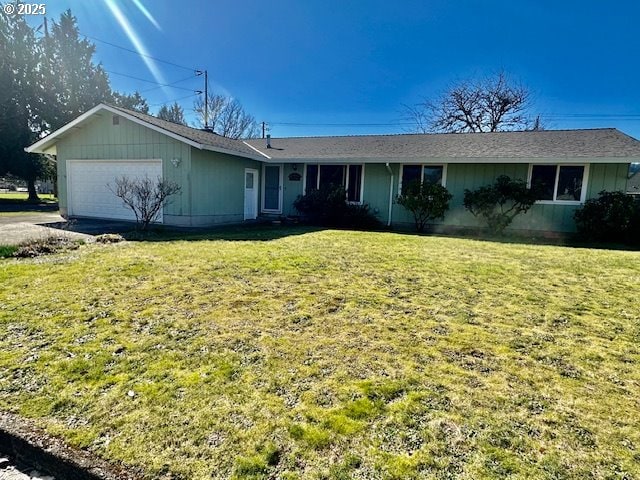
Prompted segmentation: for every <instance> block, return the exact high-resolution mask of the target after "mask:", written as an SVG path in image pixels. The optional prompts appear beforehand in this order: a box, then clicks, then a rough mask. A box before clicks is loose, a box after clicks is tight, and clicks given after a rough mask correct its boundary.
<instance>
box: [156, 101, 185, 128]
mask: <svg viewBox="0 0 640 480" xmlns="http://www.w3.org/2000/svg"><path fill="white" fill-rule="evenodd" d="M158 118H160V119H162V120H166V121H168V122H173V123H179V124H180V125H186V124H187V122H186V120H185V119H184V110H183V109H182V107H181V106H180V105H178V102H174V104H173V105H171V106H170V107H167V106H166V105H162V107H160V110H158Z"/></svg>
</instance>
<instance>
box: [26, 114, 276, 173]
mask: <svg viewBox="0 0 640 480" xmlns="http://www.w3.org/2000/svg"><path fill="white" fill-rule="evenodd" d="M101 110H106V111H107V112H111V113H112V114H114V115H118V116H121V117H123V118H126V119H127V120H130V121H132V122H134V123H137V124H138V125H142V126H144V127H147V128H149V129H151V130H154V131H156V132H158V133H161V134H163V135H166V136H167V137H170V138H173V139H174V140H177V141H179V142H182V143H186V144H187V145H190V146H192V147H194V148H197V149H199V150H209V151H213V152H218V153H226V154H228V155H235V156H236V157H244V158H250V159H252V160H263V157H266V158H269V157H267V156H266V155H264V154H263V153H261V152H260V151H259V150H257V149H255V148H254V147H251V145H249V144H248V143H247V142H244V141H243V142H242V143H244V144H245V145H247V146H249V147H251V149H252V150H255V151H256V152H257V153H260V155H261V156H257V155H256V156H253V155H247V154H244V153H242V152H238V151H234V150H228V149H226V148H221V147H214V146H212V145H204V144H201V143H198V142H195V141H193V140H189V139H188V138H186V137H183V136H182V135H178V134H177V133H173V132H171V131H170V130H165V129H164V128H162V127H158V126H157V125H154V124H152V123H149V122H145V121H144V120H142V119H140V118H138V117H136V116H133V115H131V114H129V113H127V112H124V111H122V110H120V109H118V108H114V107H111V106H110V105H105V104H104V103H100V104H98V105H96V106H95V107H93V108H92V109H91V110H89V111H87V112H85V113H83V114H82V115H80V116H79V117H78V118H76V119H75V120H72V121H70V122H69V123H67V124H66V125H64V126H63V127H60V128H59V129H58V130H56V131H55V132H52V133H50V134H49V135H47V136H46V137H44V138H43V139H41V140H38V141H37V142H36V143H34V144H33V145H30V146H28V147H26V148H25V149H24V150H25V152H27V153H46V152H47V151H48V150H49V148H51V147H53V146H54V145H50V144H51V143H52V142H53V141H54V140H55V139H56V138H58V137H59V136H61V135H63V134H64V133H65V132H67V131H68V130H70V129H72V128H76V127H77V126H78V125H79V124H80V123H82V122H84V121H85V120H86V119H87V118H89V117H90V116H92V115H94V114H95V113H97V112H99V111H101Z"/></svg>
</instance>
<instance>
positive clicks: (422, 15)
mask: <svg viewBox="0 0 640 480" xmlns="http://www.w3.org/2000/svg"><path fill="white" fill-rule="evenodd" d="M46 4H47V16H48V17H49V18H54V19H55V18H57V17H58V15H59V14H60V13H61V12H62V11H63V10H65V9H67V8H71V10H72V12H73V13H74V15H75V16H76V17H77V18H78V23H79V27H80V30H81V31H82V32H83V33H85V34H87V35H91V36H92V37H95V38H97V39H101V40H106V41H109V42H111V43H114V44H117V45H121V46H123V47H127V48H130V49H133V50H137V49H140V48H141V47H142V48H146V51H147V52H148V53H149V54H150V55H152V56H154V57H157V58H159V59H163V60H168V61H170V62H173V63H176V64H179V65H182V66H185V67H187V68H186V69H185V68H180V67H176V66H173V65H169V64H166V63H161V62H155V61H148V60H147V61H146V62H145V61H143V57H141V56H139V55H135V54H132V53H129V52H127V51H124V50H121V49H117V48H114V47H112V46H109V45H107V44H104V43H101V42H98V41H95V43H96V47H97V55H96V58H97V59H98V60H99V61H101V62H102V63H103V65H104V67H105V69H106V70H107V71H109V72H115V73H110V78H111V82H112V85H113V87H114V88H116V89H118V90H122V91H128V92H131V91H133V90H136V89H137V90H140V91H143V95H144V96H146V97H147V98H148V100H149V103H150V104H151V105H153V106H152V108H151V110H152V111H153V112H155V111H157V108H158V107H159V105H158V104H161V103H162V102H165V101H171V100H173V99H177V98H180V97H184V96H185V95H190V91H186V90H178V89H171V88H155V89H153V88H154V87H155V86H156V85H155V84H154V83H150V82H142V81H139V80H134V79H131V78H127V77H124V76H121V75H117V74H116V73H124V74H127V75H130V76H135V77H139V78H141V79H147V80H151V81H154V79H156V80H157V79H160V78H161V79H164V80H165V81H167V82H169V83H171V82H175V81H177V80H181V79H185V78H187V77H190V76H191V75H192V73H191V71H190V70H189V69H190V68H200V69H205V68H206V69H207V70H208V71H209V78H210V84H211V86H212V88H213V89H214V90H216V91H219V92H221V93H227V94H230V95H232V96H234V97H236V98H238V99H239V100H240V101H241V102H242V104H243V105H244V106H245V108H246V109H247V110H248V111H249V112H250V113H252V114H253V115H254V116H255V117H256V120H258V121H266V122H268V123H269V124H270V130H271V134H272V135H273V136H276V137H279V136H305V135H337V134H366V133H399V132H403V131H405V130H406V129H407V128H409V127H408V126H406V125H402V123H403V122H406V120H403V119H402V105H403V104H412V103H416V102H418V101H420V99H421V98H422V97H433V96H435V95H437V94H438V93H439V92H441V91H442V90H443V89H445V88H446V87H447V85H449V84H451V83H452V82H455V81H456V80H460V79H465V78H470V77H477V76H483V75H487V74H491V73H494V72H496V71H498V70H500V69H504V70H505V71H506V72H507V73H508V74H509V75H510V76H511V77H512V78H514V79H516V80H519V81H521V82H522V83H523V84H525V85H526V86H527V87H529V89H530V90H531V92H532V94H533V99H534V102H533V105H534V109H533V112H534V113H539V114H541V115H542V117H543V119H544V120H545V121H546V123H547V124H548V126H549V127H550V128H592V127H609V126H612V127H617V128H619V129H621V130H622V131H624V132H626V133H629V134H631V135H633V136H635V137H637V138H640V85H639V83H640V82H639V81H638V78H639V77H640V62H638V57H639V54H640V35H638V24H639V22H640V2H636V1H619V2H604V1H584V0H583V1H564V0H563V1H560V2H559V1H557V0H556V1H548V0H537V1H524V0H523V1H520V0H518V1H515V0H511V1H502V0H500V1H491V0H486V1H472V0H459V1H456V2H452V1H445V0H438V1H433V0H422V1H400V2H389V1H377V0H368V1H359V0H351V1H344V0H342V1H335V0H323V1H316V0H269V1H259V2H258V1H244V2H242V1H227V0H215V1H214V0H183V1H180V2H176V1H163V0H153V1H151V0H92V1H88V0H56V1H52V0H49V1H48V2H46ZM118 16H120V21H118V19H117V17H118ZM123 18H124V19H125V20H126V21H125V22H124V23H125V25H123V21H122V19H123ZM39 21H41V18H39V17H31V18H30V22H31V23H32V24H35V23H37V22H39ZM126 23H128V26H127V25H126ZM127 28H129V30H130V32H131V31H133V32H135V37H137V39H135V38H132V36H131V35H128V34H127V31H126V30H127ZM176 85H177V86H180V87H182V88H187V89H189V88H193V89H201V88H202V81H201V79H200V77H195V76H194V77H193V78H191V79H189V80H187V81H184V82H181V83H178V84H176ZM149 89H153V90H149ZM145 90H147V91H145ZM193 100H194V98H193V97H191V98H186V99H182V100H179V103H180V104H181V105H183V106H184V107H185V109H186V110H189V109H191V108H192V107H193ZM187 113H189V112H187ZM287 124H297V125H287ZM320 124H340V125H337V126H328V125H324V126H323V125H320ZM362 124H365V125H362ZM371 124H383V125H371Z"/></svg>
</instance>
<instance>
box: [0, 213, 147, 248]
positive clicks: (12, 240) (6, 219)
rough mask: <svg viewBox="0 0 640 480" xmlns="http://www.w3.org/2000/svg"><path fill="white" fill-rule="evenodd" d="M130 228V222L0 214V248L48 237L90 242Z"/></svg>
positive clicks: (51, 215)
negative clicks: (97, 236) (103, 235)
mask: <svg viewBox="0 0 640 480" xmlns="http://www.w3.org/2000/svg"><path fill="white" fill-rule="evenodd" d="M134 227H135V225H134V224H133V223H132V222H119V221H110V220H93V219H73V220H71V221H70V222H66V221H65V220H64V218H62V217H61V216H60V215H59V214H58V213H57V212H55V213H54V212H25V213H24V214H22V213H20V214H19V215H12V214H7V213H4V214H3V213H0V245H17V244H19V243H22V242H24V241H27V240H33V239H39V238H46V237H49V236H52V235H55V236H65V237H70V238H72V239H78V240H85V241H91V240H93V237H94V236H95V235H99V234H101V233H126V232H130V231H131V230H133V229H134Z"/></svg>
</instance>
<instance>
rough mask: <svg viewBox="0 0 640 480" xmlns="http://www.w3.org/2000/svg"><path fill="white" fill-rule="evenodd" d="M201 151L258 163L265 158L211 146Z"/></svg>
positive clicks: (206, 146) (203, 146) (204, 146)
mask: <svg viewBox="0 0 640 480" xmlns="http://www.w3.org/2000/svg"><path fill="white" fill-rule="evenodd" d="M163 132H166V130H163ZM201 150H208V151H210V152H218V153H226V154H227V155H234V156H236V157H242V158H248V159H250V160H257V161H258V162H261V161H263V160H264V159H263V158H260V157H254V156H253V155H247V154H245V153H241V152H238V151H236V150H228V149H226V148H221V147H213V146H211V145H202V148H201Z"/></svg>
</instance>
